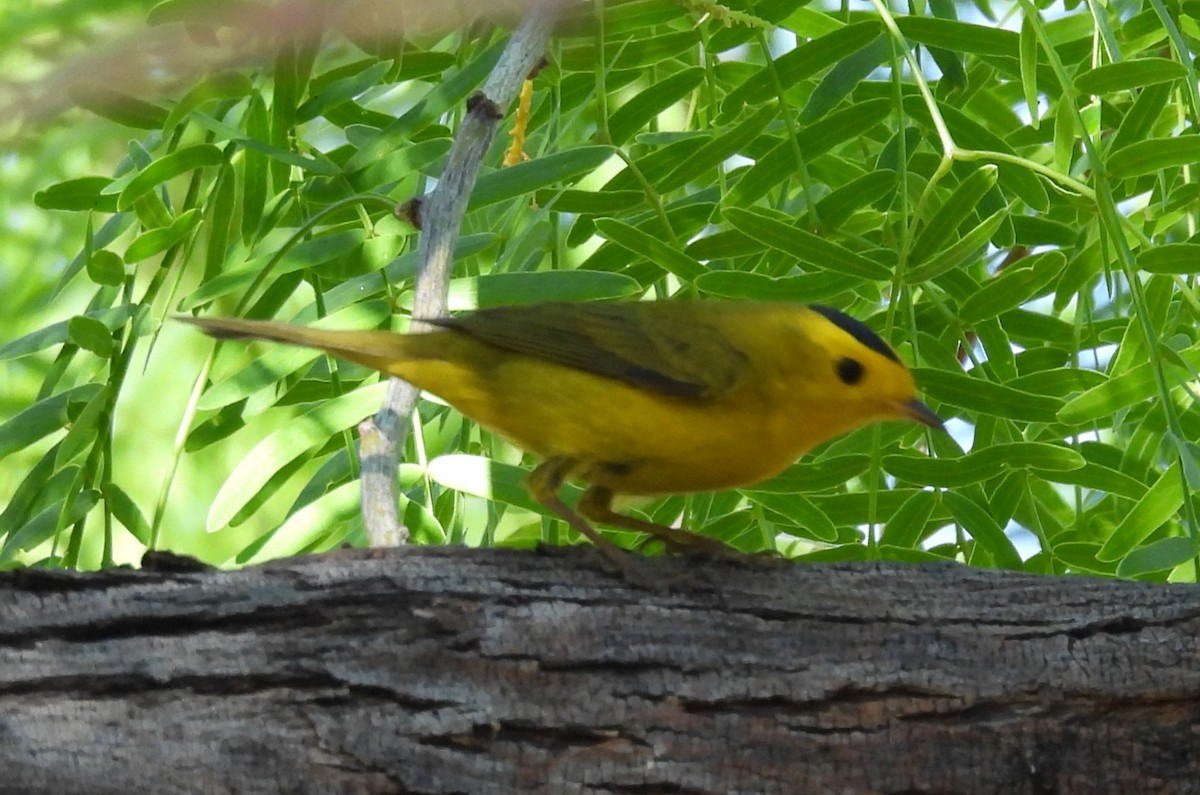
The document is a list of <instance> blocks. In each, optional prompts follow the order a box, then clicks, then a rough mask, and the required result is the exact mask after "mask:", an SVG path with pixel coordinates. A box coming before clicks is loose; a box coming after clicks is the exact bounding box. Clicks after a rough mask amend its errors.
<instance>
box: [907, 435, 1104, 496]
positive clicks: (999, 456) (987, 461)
mask: <svg viewBox="0 0 1200 795" xmlns="http://www.w3.org/2000/svg"><path fill="white" fill-rule="evenodd" d="M1085 464H1086V462H1085V461H1084V459H1083V456H1081V455H1080V454H1079V453H1077V452H1075V451H1074V450H1072V449H1070V448H1068V447H1061V446H1059V445H1053V444H1045V443H1041V442H1008V443H1004V444H997V445H993V446H991V447H985V448H983V449H982V450H979V451H978V452H973V453H969V454H968V455H964V456H959V457H956V458H930V457H928V456H916V455H888V456H884V458H883V468H884V469H885V470H887V471H888V472H889V473H890V474H892V475H894V476H896V477H897V478H899V479H900V480H904V481H907V482H909V483H920V484H921V485H924V486H940V487H943V488H958V487H961V486H968V485H970V484H972V483H981V482H983V481H985V480H990V479H992V478H993V477H995V476H996V475H998V474H1001V473H1003V472H1005V471H1007V470H1010V469H1036V470H1041V471H1045V472H1069V471H1071V470H1073V469H1079V468H1080V467H1083V466H1084V465H1085Z"/></svg>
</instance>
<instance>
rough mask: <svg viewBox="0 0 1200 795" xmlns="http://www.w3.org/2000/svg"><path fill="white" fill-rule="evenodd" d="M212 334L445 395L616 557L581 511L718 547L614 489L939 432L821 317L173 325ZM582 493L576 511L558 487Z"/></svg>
mask: <svg viewBox="0 0 1200 795" xmlns="http://www.w3.org/2000/svg"><path fill="white" fill-rule="evenodd" d="M181 319H182V320H185V321H186V322H188V323H193V324H195V325H197V326H199V327H200V328H201V329H203V330H204V331H205V332H207V333H208V334H211V335H212V336H214V337H218V338H239V339H249V338H259V339H266V340H273V341H276V342H283V343H288V344H292V345H302V346H306V347H310V348H319V349H321V350H323V351H326V352H327V353H330V354H332V355H334V356H337V357H340V358H343V359H349V360H351V361H354V362H359V363H361V364H365V365H367V366H368V367H373V368H375V369H377V370H380V371H382V372H384V373H387V374H389V375H393V376H397V377H399V378H402V379H404V380H405V381H408V382H410V383H412V384H413V385H415V386H417V387H419V388H421V389H424V390H428V391H429V392H432V393H434V394H436V395H439V396H441V397H442V398H443V399H445V400H446V402H448V403H449V404H450V405H452V406H454V407H455V408H457V409H458V410H459V411H461V412H462V413H463V414H465V415H466V416H468V417H470V418H471V419H473V420H475V421H476V422H478V423H479V424H480V425H483V426H485V427H487V428H490V429H492V430H494V431H496V432H497V433H499V434H501V435H502V436H505V437H507V438H508V439H509V440H511V441H512V442H513V443H515V444H516V445H518V446H520V447H522V448H524V449H525V450H528V451H530V452H532V453H535V454H537V455H538V456H541V457H542V459H544V460H543V461H542V463H541V464H540V465H539V466H538V467H537V468H536V469H535V470H534V471H533V473H532V474H531V475H530V476H529V477H528V479H527V481H526V486H527V488H528V489H529V491H530V493H531V494H532V495H533V497H534V498H535V499H536V500H537V501H538V502H540V503H542V504H543V505H545V506H546V507H548V508H549V509H551V510H552V511H554V512H555V513H556V514H558V515H559V516H561V517H562V518H563V519H564V520H566V521H567V522H568V523H569V524H570V525H571V526H572V527H574V528H575V529H576V530H578V531H579V532H580V533H582V534H583V535H584V536H586V537H587V538H588V539H590V540H591V541H592V542H593V543H595V544H596V545H597V546H599V547H600V548H601V550H602V551H604V552H605V553H606V554H607V555H608V556H609V557H610V558H612V559H614V560H619V559H620V556H621V554H622V553H621V552H620V551H619V550H618V548H617V547H616V546H615V545H613V544H612V543H611V542H609V541H607V540H606V539H604V538H602V537H601V536H600V535H599V534H598V533H597V532H596V531H595V530H594V529H593V528H592V527H591V525H590V524H589V523H588V521H586V520H585V519H584V518H583V517H587V519H590V520H592V521H595V522H599V523H603V524H608V525H612V526H615V527H621V528H626V529H629V530H634V531H638V532H644V533H649V534H651V535H652V536H655V537H658V538H660V539H662V540H663V541H665V542H666V543H667V544H668V545H669V546H674V547H677V546H692V547H696V548H699V549H701V550H704V551H707V552H726V553H727V552H729V551H730V550H729V548H728V547H725V546H724V545H723V544H721V543H720V542H718V541H716V540H714V539H709V538H704V537H701V536H697V535H694V534H692V533H689V532H688V531H686V530H680V529H677V528H672V527H666V526H663V525H658V524H653V523H650V522H646V521H643V520H640V519H636V518H633V517H630V516H625V515H623V514H618V513H615V512H614V511H613V510H612V507H611V506H612V499H613V496H614V495H616V494H643V495H647V494H677V493H686V492H698V491H713V490H718V489H726V488H732V487H735V486H745V485H749V484H752V483H755V482H757V481H760V480H763V479H765V478H767V477H770V476H771V475H774V474H776V473H778V472H780V471H781V470H783V469H784V468H785V467H787V466H788V465H790V464H791V463H792V462H793V461H795V460H796V459H797V458H798V457H799V456H800V455H802V454H803V453H804V452H806V451H807V450H809V449H810V448H812V447H813V446H814V445H816V444H818V443H820V442H822V441H825V440H826V439H830V438H832V437H834V436H837V435H838V434H841V433H845V432H846V431H849V430H851V429H853V428H856V427H858V426H860V425H864V424H866V423H869V422H873V421H876V420H889V419H900V420H915V421H917V422H921V423H924V424H926V425H929V426H932V427H934V428H941V427H942V421H941V420H940V419H939V418H938V416H937V415H936V414H934V413H933V411H931V410H930V409H929V408H928V407H927V406H926V405H925V404H924V403H922V402H921V401H920V400H918V399H917V396H916V389H915V387H914V385H913V379H912V375H911V374H910V373H909V371H908V368H906V367H905V366H904V364H903V363H902V362H901V361H900V359H899V358H897V356H896V354H895V352H893V351H892V349H891V348H890V347H889V346H888V345H887V343H885V342H884V341H883V340H882V339H880V338H879V336H878V335H876V334H875V333H874V332H873V331H871V330H870V329H869V328H868V327H867V326H866V325H864V324H863V323H861V322H859V321H857V320H855V319H854V318H852V317H850V316H849V315H846V314H844V313H842V312H839V311H837V310H835V309H829V308H828V307H823V306H816V305H812V306H805V305H800V304H787V303H768V302H747V301H639V302H629V303H543V304H531V305H526V306H514V307H497V308H493V309H484V310H480V311H477V312H474V313H471V314H466V315H460V316H457V317H450V318H438V319H434V320H430V321H428V322H429V323H430V324H432V325H433V326H435V327H437V328H436V330H434V331H431V332H429V333H422V334H394V333H390V332H385V331H325V330H319V329H313V328H307V327H304V326H294V325H287V324H284V323H269V322H260V321H252V320H238V319H233V318H181ZM568 479H573V480H579V481H583V482H584V483H586V484H588V488H587V490H586V492H585V493H584V494H583V496H582V497H581V498H580V500H579V503H578V505H577V506H576V509H575V510H572V509H571V508H570V507H568V506H567V505H566V504H565V503H564V502H563V501H562V500H561V499H560V498H559V491H560V489H561V487H562V485H563V482H564V481H566V480H568Z"/></svg>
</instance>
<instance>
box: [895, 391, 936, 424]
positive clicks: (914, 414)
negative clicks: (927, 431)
mask: <svg viewBox="0 0 1200 795" xmlns="http://www.w3.org/2000/svg"><path fill="white" fill-rule="evenodd" d="M898 408H899V409H900V413H901V415H903V416H905V417H907V418H908V419H910V420H913V421H915V422H919V423H921V424H922V425H928V426H929V427H930V428H937V429H938V430H939V431H944V430H946V424H945V423H944V422H942V418H941V417H939V416H938V415H936V414H934V413H933V409H931V408H929V406H926V405H925V404H924V403H922V402H921V401H919V400H917V399H916V398H913V399H912V400H905V401H904V402H902V403H900V404H899V406H898Z"/></svg>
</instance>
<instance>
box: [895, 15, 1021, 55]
mask: <svg viewBox="0 0 1200 795" xmlns="http://www.w3.org/2000/svg"><path fill="white" fill-rule="evenodd" d="M896 25H897V26H898V27H899V28H900V32H901V33H903V34H904V36H905V38H908V39H912V40H913V41H918V42H920V43H921V44H928V45H929V46H931V47H941V48H942V49H945V50H950V51H951V52H969V53H974V54H975V55H1001V56H1004V57H1007V58H1012V59H1014V60H1015V59H1017V58H1018V57H1019V52H1020V41H1019V38H1020V37H1019V36H1018V35H1017V34H1016V33H1013V32H1012V31H1010V30H1003V29H1001V28H992V27H985V26H983V25H971V24H968V23H966V22H959V21H957V20H950V19H938V18H936V17H918V16H904V17H897V19H896Z"/></svg>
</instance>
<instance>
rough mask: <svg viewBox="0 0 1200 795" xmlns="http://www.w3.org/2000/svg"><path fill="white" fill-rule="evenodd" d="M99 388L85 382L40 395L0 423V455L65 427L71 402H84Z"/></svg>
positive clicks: (20, 448)
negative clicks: (71, 387) (54, 393)
mask: <svg viewBox="0 0 1200 795" xmlns="http://www.w3.org/2000/svg"><path fill="white" fill-rule="evenodd" d="M99 391H100V385H99V384H84V385H83V386H77V387H75V388H74V389H68V390H67V391H65V392H59V393H58V394H57V395H51V396H50V397H47V398H42V399H41V400H39V401H38V402H36V403H34V404H33V405H32V406H30V407H29V408H27V409H25V410H24V411H20V412H18V413H17V414H16V415H15V416H13V417H11V418H10V419H9V420H8V421H6V422H4V423H3V424H0V459H3V458H6V457H8V456H9V455H12V454H13V453H15V452H17V451H18V450H24V449H25V448H26V447H28V446H29V445H31V444H33V443H34V442H36V441H38V440H39V439H42V438H44V437H46V436H49V435H50V434H52V433H54V432H55V431H59V430H62V429H63V428H64V427H66V425H67V422H69V419H68V409H69V407H70V406H71V404H73V403H75V404H78V403H84V404H86V403H87V402H88V401H90V400H91V399H92V398H94V397H95V396H96V393H97V392H99Z"/></svg>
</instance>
